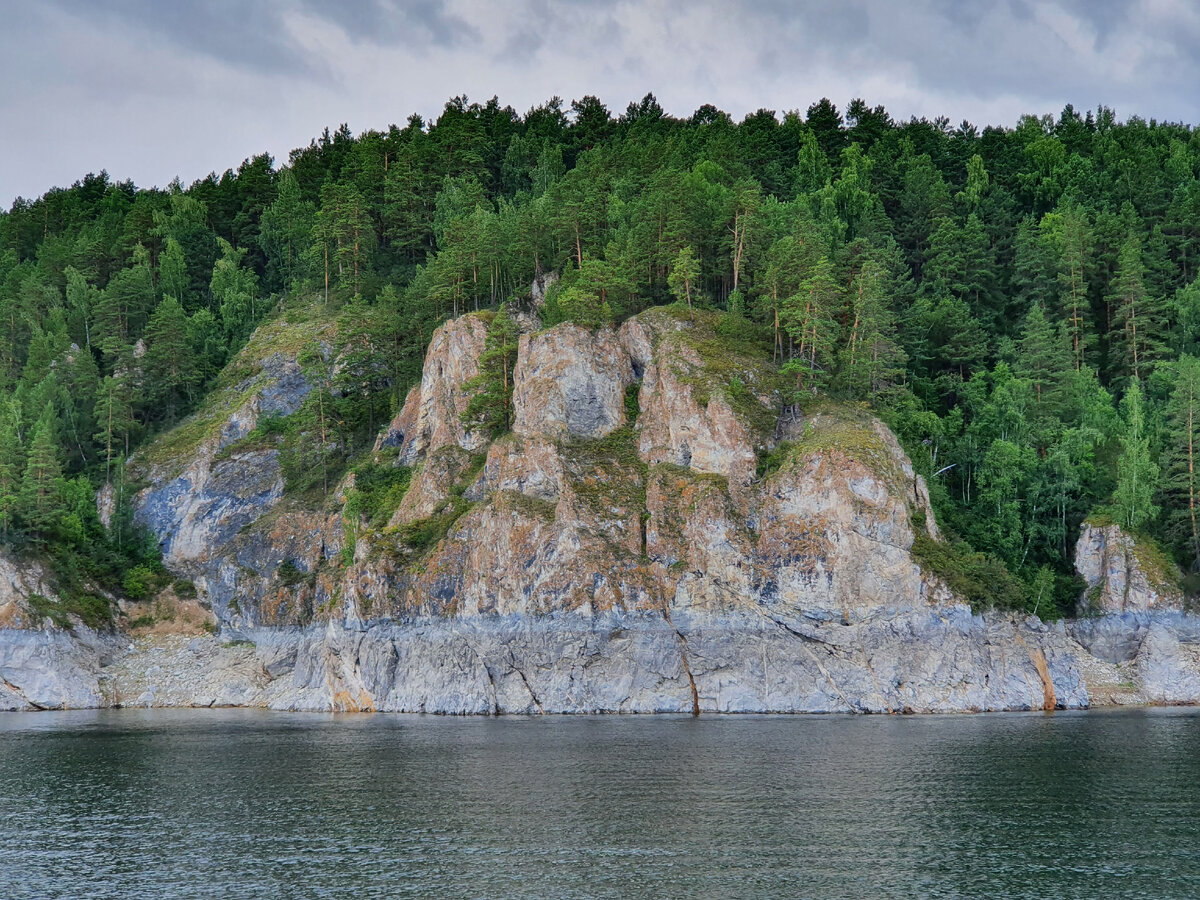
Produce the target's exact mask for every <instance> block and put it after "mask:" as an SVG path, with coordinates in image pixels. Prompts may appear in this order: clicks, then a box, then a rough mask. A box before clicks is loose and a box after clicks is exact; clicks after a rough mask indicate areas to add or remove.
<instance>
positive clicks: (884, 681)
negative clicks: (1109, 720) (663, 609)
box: [0, 606, 1200, 716]
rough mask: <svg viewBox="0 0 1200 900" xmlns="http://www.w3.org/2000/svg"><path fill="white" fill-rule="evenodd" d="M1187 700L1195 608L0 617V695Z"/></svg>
mask: <svg viewBox="0 0 1200 900" xmlns="http://www.w3.org/2000/svg"><path fill="white" fill-rule="evenodd" d="M1198 703H1200V618H1198V617H1192V616H1185V615H1182V614H1161V613H1160V614H1154V615H1145V614H1141V615H1128V614H1127V615H1123V616H1109V617H1104V618H1099V619H1076V620H1060V621H1058V622H1053V623H1043V622H1041V621H1040V620H1038V619H1036V618H1034V617H1032V616H1030V617H1021V616H1016V615H1012V614H1006V613H995V612H989V613H972V612H971V611H970V610H969V609H967V608H966V607H964V606H950V607H923V608H913V607H901V608H897V609H890V610H876V611H873V612H872V613H870V614H866V615H863V616H861V617H860V618H857V619H855V620H853V621H849V622H847V621H845V620H838V619H835V618H833V617H832V616H829V615H826V614H816V613H810V614H809V615H807V616H795V615H792V616H788V615H786V614H785V613H784V612H783V611H778V612H777V613H775V614H773V615H766V614H763V613H760V612H754V613H748V612H722V613H712V612H707V611H697V610H688V611H684V610H678V611H676V612H675V613H674V614H673V616H672V621H671V622H670V623H668V622H667V621H666V620H665V619H664V618H663V617H662V616H661V615H656V614H653V613H620V614H617V613H608V614H597V615H594V616H591V617H583V616H579V615H555V616H546V617H541V618H534V617H523V616H510V617H473V618H462V619H450V620H447V619H421V620H416V621H413V622H408V623H396V622H391V621H374V622H361V621H354V620H350V621H347V620H342V621H337V622H334V621H331V622H325V623H319V624H314V625H311V626H308V627H307V628H264V627H243V628H240V629H229V630H227V631H225V632H223V633H221V634H218V635H214V636H209V635H196V634H150V635H142V636H135V637H130V636H128V635H124V634H120V633H114V634H98V633H96V632H91V631H89V630H88V629H85V628H77V629H76V630H75V631H74V632H70V633H68V632H63V631H58V630H47V631H14V630H0V710H14V711H15V710H23V709H29V708H31V707H32V708H34V709H94V708H206V707H212V708H263V709H273V710H281V711H312V712H402V713H432V714H445V715H483V716H497V715H542V714H565V715H573V714H660V713H678V714H693V715H695V714H698V715H712V714H753V713H767V714H820V713H851V714H895V715H906V714H936V713H971V714H978V713H984V712H999V711H1028V710H1051V709H1099V708H1121V707H1130V706H1167V705H1196V704H1198Z"/></svg>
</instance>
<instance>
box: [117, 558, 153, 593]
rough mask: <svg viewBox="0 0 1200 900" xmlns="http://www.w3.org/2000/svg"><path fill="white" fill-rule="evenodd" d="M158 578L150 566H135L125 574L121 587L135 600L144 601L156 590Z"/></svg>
mask: <svg viewBox="0 0 1200 900" xmlns="http://www.w3.org/2000/svg"><path fill="white" fill-rule="evenodd" d="M156 584H157V578H156V577H155V573H154V571H153V570H152V569H151V568H150V567H149V566H134V567H133V568H132V569H130V570H129V571H128V572H126V573H125V578H124V579H123V580H122V582H121V586H122V587H123V588H124V589H125V593H126V594H127V595H128V596H129V597H130V598H132V599H134V600H144V599H145V598H146V597H148V596H149V595H150V594H151V593H152V592H153V591H154V589H155V587H156Z"/></svg>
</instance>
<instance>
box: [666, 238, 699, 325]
mask: <svg viewBox="0 0 1200 900" xmlns="http://www.w3.org/2000/svg"><path fill="white" fill-rule="evenodd" d="M699 278H700V261H699V260H698V259H696V254H695V253H693V252H692V248H691V247H684V248H683V249H682V250H680V251H679V253H678V254H676V256H675V261H674V263H672V265H671V274H670V275H669V276H668V277H667V283H668V284H669V285H670V287H671V293H672V294H674V295H675V299H676V300H686V301H687V307H688V313H689V314H690V315H691V317H692V321H695V319H696V314H695V312H694V311H693V309H692V288H693V285H695V283H696V282H697V281H698V280H699Z"/></svg>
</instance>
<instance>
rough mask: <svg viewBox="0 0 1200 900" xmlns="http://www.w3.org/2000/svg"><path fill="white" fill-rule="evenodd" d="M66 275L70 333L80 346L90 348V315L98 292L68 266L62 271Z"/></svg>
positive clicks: (97, 298)
mask: <svg viewBox="0 0 1200 900" xmlns="http://www.w3.org/2000/svg"><path fill="white" fill-rule="evenodd" d="M63 274H65V275H66V276H67V291H66V294H67V315H68V317H69V319H68V321H69V322H70V324H71V326H72V328H71V330H72V334H73V335H75V336H76V337H77V338H82V340H80V341H79V344H80V346H82V347H85V348H86V349H87V350H89V351H90V350H91V349H92V316H93V315H94V310H95V308H96V304H97V303H98V302H99V299H100V292H99V291H98V290H96V288H95V287H94V286H93V285H91V284H89V283H88V280H87V279H86V278H84V277H83V275H82V274H80V272H79V271H78V270H77V269H75V268H74V267H72V266H68V267H67V269H66V271H65V272H64V273H63Z"/></svg>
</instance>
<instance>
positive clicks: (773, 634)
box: [0, 309, 1200, 713]
mask: <svg viewBox="0 0 1200 900" xmlns="http://www.w3.org/2000/svg"><path fill="white" fill-rule="evenodd" d="M718 324H719V322H718V319H717V317H716V316H714V315H712V314H710V313H703V312H701V313H699V314H698V315H697V318H696V321H694V322H693V321H691V319H690V317H687V316H686V314H685V315H682V316H681V315H679V314H678V313H676V312H675V311H673V310H671V309H654V310H650V311H648V312H646V313H643V314H641V315H639V316H637V317H635V318H634V319H632V320H630V321H628V322H626V323H625V324H624V325H623V326H622V327H621V328H620V329H619V330H616V331H614V330H608V329H602V330H600V331H597V332H589V331H586V330H584V329H581V328H578V327H576V326H574V325H560V326H557V327H555V328H552V329H548V330H545V331H540V332H533V333H528V334H525V335H523V336H522V338H521V340H520V345H519V352H518V358H517V362H516V367H515V371H514V390H513V428H512V431H511V432H510V433H508V434H505V435H503V436H500V437H498V438H497V439H495V440H491V439H490V438H489V437H488V436H487V435H486V434H483V433H480V432H478V431H477V430H472V429H470V428H468V427H466V426H465V425H464V423H463V421H462V413H463V410H464V409H465V408H466V404H467V402H468V400H469V396H468V394H467V391H466V390H465V389H464V385H465V384H466V383H467V382H468V381H469V380H470V379H471V378H473V377H474V376H475V375H476V374H477V373H478V372H479V359H480V356H481V354H482V353H483V350H484V346H485V342H486V334H487V327H486V323H485V321H484V320H483V319H482V318H480V317H478V316H474V315H469V316H465V317H463V318H461V319H458V320H455V321H453V322H449V323H446V324H445V325H443V326H442V327H441V328H439V329H438V331H437V332H436V333H435V335H434V336H433V339H432V341H431V344H430V349H429V353H428V356H427V358H426V360H425V365H424V371H423V375H422V379H421V382H420V384H418V385H416V386H414V388H413V389H412V391H411V392H410V393H409V395H408V397H407V399H406V402H405V403H404V406H403V408H402V410H401V411H400V413H399V414H398V415H397V416H396V418H395V419H394V420H393V421H392V422H391V423H389V425H388V426H387V427H386V428H385V429H384V430H383V432H382V433H381V435H380V438H379V440H378V441H377V443H376V448H375V452H376V465H378V466H390V465H397V466H406V467H409V481H408V488H407V492H406V493H405V494H404V495H403V497H402V498H401V499H399V501H398V502H396V503H394V505H393V507H390V508H388V509H387V510H385V511H384V512H385V514H386V525H382V526H381V525H380V524H379V521H380V520H379V519H378V518H376V519H375V520H374V521H373V522H372V521H368V520H367V519H366V517H365V516H360V515H358V514H357V513H355V512H354V509H356V507H355V506H354V505H353V504H348V502H347V500H348V498H349V497H351V496H353V494H354V491H355V478H354V476H348V477H347V478H346V479H345V480H344V481H343V483H342V484H341V485H338V486H336V488H335V489H333V490H331V491H330V492H329V494H328V495H327V496H324V497H318V498H316V499H314V497H313V496H312V495H311V493H310V494H309V495H298V496H293V495H291V494H289V493H288V492H287V491H286V490H285V483H284V480H283V477H282V471H281V466H280V461H279V459H278V456H277V454H276V451H275V450H273V449H270V448H269V447H262V446H259V445H257V444H255V443H254V442H253V441H250V442H249V443H247V437H248V436H250V435H252V434H253V433H254V429H255V427H256V425H257V424H258V422H259V420H260V419H261V417H262V416H264V415H266V414H268V413H271V414H274V415H280V416H285V417H286V416H288V415H291V414H293V413H294V412H295V410H297V409H298V408H299V407H300V404H301V403H302V402H303V400H304V398H305V397H306V396H307V394H308V392H309V391H310V386H309V384H308V383H307V381H306V379H305V377H304V373H303V372H302V371H301V370H300V368H299V367H298V366H297V365H296V363H295V359H296V355H297V352H298V348H299V347H300V346H301V345H302V344H303V343H310V344H315V345H317V346H319V347H321V348H323V349H324V351H325V352H327V353H333V352H335V348H336V334H335V333H334V332H333V331H331V330H330V328H329V327H317V326H310V327H308V329H307V331H304V330H301V333H297V330H296V329H294V328H293V329H291V330H290V331H289V330H287V329H283V328H282V326H280V329H279V330H277V331H274V332H273V331H271V330H270V328H266V329H260V333H259V334H256V336H255V338H254V340H253V341H252V342H251V346H250V347H248V348H247V352H246V353H245V354H244V355H243V360H242V361H241V362H240V363H239V364H238V365H237V367H235V368H236V369H237V370H238V371H240V372H241V373H242V375H241V377H240V378H239V379H236V380H235V379H230V381H229V384H228V386H227V388H226V389H225V390H224V391H223V392H222V393H221V394H219V395H218V397H217V398H216V400H214V401H213V402H211V403H210V404H209V405H208V406H206V408H205V410H203V411H202V412H201V413H200V414H199V415H198V416H197V417H196V418H195V420H193V421H192V422H189V423H185V425H183V426H181V427H180V429H178V430H177V432H176V433H173V434H169V435H167V436H166V437H165V438H164V439H163V440H161V441H160V442H158V443H157V444H156V445H154V446H152V447H151V448H150V450H149V451H148V452H147V453H146V454H144V456H143V458H141V459H139V460H135V461H134V462H133V465H132V466H131V470H132V472H133V474H134V475H135V476H136V477H137V478H139V479H140V480H141V483H142V484H144V488H143V489H142V491H141V493H140V494H139V495H138V500H137V515H138V517H139V519H140V520H141V521H143V522H145V523H146V524H147V525H148V526H149V527H150V528H151V529H152V530H153V531H154V533H155V534H156V535H157V536H158V538H159V540H160V542H161V544H162V546H163V549H164V558H165V561H166V564H167V565H168V567H169V568H170V569H171V570H172V571H173V572H175V573H177V574H179V575H181V576H186V577H188V578H191V579H192V580H193V581H194V582H195V584H196V586H197V588H198V589H199V591H200V594H201V599H202V601H203V602H205V603H207V604H209V605H211V608H212V610H213V612H214V613H215V615H216V617H217V620H218V621H219V623H220V627H221V634H220V637H219V638H215V639H214V638H208V637H204V636H201V635H198V636H195V637H171V638H169V639H163V640H160V641H158V642H157V643H155V642H154V641H153V640H150V639H148V638H147V639H140V640H138V641H136V642H135V643H134V646H133V648H132V650H127V651H125V652H123V653H121V654H117V658H115V659H114V660H113V661H112V664H111V665H107V666H105V667H104V669H103V671H102V672H100V673H99V674H97V675H96V676H95V678H94V679H93V680H92V681H90V682H89V684H90V685H91V687H89V690H92V691H93V693H94V694H95V695H96V696H99V697H100V698H101V700H100V701H99V702H104V703H118V704H137V705H212V704H235V705H239V704H241V705H264V706H272V707H276V708H287V709H389V710H403V711H430V712H448V713H499V712H539V711H540V712H584V711H629V712H638V711H644V712H648V711H676V712H702V711H729V712H738V711H879V712H887V711H891V712H900V711H953V710H984V709H1030V708H1045V707H1050V708H1052V707H1054V706H1067V707H1078V706H1085V705H1087V704H1088V703H1089V686H1090V685H1091V684H1093V683H1098V684H1102V685H1108V684H1112V685H1118V684H1123V683H1125V682H1126V681H1128V680H1129V678H1130V676H1129V674H1128V671H1127V670H1128V669H1129V667H1130V666H1131V665H1133V663H1131V660H1132V659H1138V658H1139V657H1138V654H1140V653H1142V651H1143V645H1148V646H1150V647H1151V650H1152V652H1148V653H1147V654H1146V655H1145V663H1144V664H1139V667H1138V669H1137V674H1136V675H1135V676H1133V677H1135V678H1138V679H1141V682H1140V683H1143V684H1144V686H1145V692H1146V694H1147V696H1150V695H1154V696H1159V695H1161V696H1164V697H1165V696H1172V697H1178V696H1183V695H1185V694H1186V693H1187V692H1188V691H1189V690H1191V686H1190V685H1191V683H1190V682H1188V681H1187V678H1185V677H1183V676H1180V675H1179V674H1178V673H1179V672H1188V671H1191V670H1189V669H1188V668H1187V666H1188V665H1191V663H1189V662H1187V660H1188V659H1190V657H1189V656H1188V653H1190V650H1189V648H1190V646H1191V644H1190V642H1191V641H1192V640H1193V638H1191V637H1189V634H1188V633H1185V632H1186V629H1184V630H1181V629H1180V628H1177V627H1174V626H1163V627H1165V628H1166V630H1165V631H1164V630H1162V628H1160V629H1159V631H1154V630H1153V629H1154V628H1155V627H1159V626H1158V625H1155V623H1148V624H1145V623H1144V624H1143V625H1138V626H1136V627H1135V628H1134V635H1135V636H1134V637H1132V638H1129V640H1131V641H1133V642H1134V643H1135V644H1136V646H1135V648H1134V649H1133V656H1132V657H1130V656H1129V652H1130V648H1129V647H1127V646H1122V647H1121V649H1120V650H1119V651H1117V650H1112V646H1114V645H1116V644H1117V643H1119V639H1118V638H1117V637H1116V636H1115V635H1117V634H1120V635H1125V636H1127V637H1128V635H1129V634H1130V630H1129V628H1124V630H1122V629H1121V628H1120V627H1118V626H1115V625H1114V626H1113V629H1114V630H1113V632H1112V634H1109V633H1107V632H1103V630H1102V629H1100V630H1096V629H1094V630H1093V632H1088V633H1084V632H1083V631H1080V630H1078V629H1076V630H1072V629H1069V628H1068V627H1066V626H1065V625H1063V624H1061V623H1060V624H1057V625H1054V626H1047V625H1044V624H1042V623H1041V622H1039V621H1038V620H1036V619H1032V618H1031V619H1028V620H1026V619H1023V618H1019V617H1014V616H1011V615H1002V614H988V615H986V616H981V615H977V614H973V613H972V612H971V611H970V610H969V609H968V608H966V607H965V606H964V605H963V604H962V603H960V602H959V601H958V600H957V599H956V598H955V597H954V596H952V595H951V593H950V592H949V591H948V590H947V589H946V588H945V587H944V586H943V585H942V584H941V583H940V582H939V581H938V579H937V578H936V577H934V576H932V575H930V574H929V573H927V572H924V571H922V569H921V567H920V565H919V564H918V562H917V561H916V559H915V558H914V557H913V555H912V553H911V549H912V546H913V543H914V539H915V535H916V532H917V531H918V529H925V530H927V531H928V532H929V534H930V536H932V537H933V538H935V539H936V538H937V529H936V524H935V522H934V516H933V512H932V509H931V508H930V506H929V499H928V494H927V491H926V489H925V485H924V483H923V481H922V479H921V478H920V477H919V476H918V475H916V474H915V473H914V471H913V467H912V465H911V463H910V462H909V460H908V459H907V457H906V456H905V454H904V452H903V451H902V449H901V448H900V446H899V444H898V443H897V442H896V439H895V437H894V436H893V435H892V434H891V433H890V432H889V431H888V429H887V428H886V427H885V426H884V425H883V424H882V423H881V422H879V421H878V420H877V419H875V418H873V417H872V416H871V415H870V414H869V413H867V412H866V411H865V410H861V409H857V408H853V407H847V406H842V405H837V404H832V403H828V402H818V401H816V400H813V401H812V403H811V404H810V405H809V406H808V407H807V408H804V409H800V410H789V411H788V413H787V414H786V415H785V416H782V417H781V415H780V412H779V411H780V409H781V401H780V396H781V393H780V384H779V382H778V374H777V371H776V369H775V368H774V367H773V366H772V364H771V363H770V361H769V360H767V359H764V358H763V357H762V356H761V355H760V354H759V352H758V351H757V350H756V349H755V348H754V347H752V346H741V345H740V344H738V343H737V342H736V341H731V340H728V339H726V338H724V337H723V336H721V335H719V334H718V333H717V332H716V328H717V326H718ZM285 348H290V352H285ZM1106 540H1108V541H1109V542H1110V543H1111V539H1106ZM1084 543H1086V542H1085V541H1081V546H1083V545H1084ZM1089 546H1090V544H1089ZM1106 546H1107V544H1106ZM1089 559H1090V557H1089ZM1089 564H1090V563H1087V562H1085V563H1084V565H1085V566H1086V565H1089ZM1101 565H1102V566H1103V565H1106V564H1103V563H1102V564H1101ZM1110 581H1111V579H1110ZM0 599H2V598H0ZM1126 602H1127V603H1128V601H1126ZM1128 608H1129V607H1128V605H1126V606H1125V607H1122V610H1125V609H1128ZM2 609H3V605H2V604H0V610H2ZM1137 628H1141V629H1142V633H1141V634H1140V636H1137ZM1171 641H1175V644H1174V645H1170V642H1171ZM1169 645H1170V646H1169ZM2 646H3V643H2V642H0V647H2ZM1154 647H1158V648H1159V649H1157V650H1154V649H1153V648H1154ZM1110 651H1111V652H1110ZM99 659H100V654H99V651H94V652H92V656H91V657H88V660H93V662H88V660H84V664H81V665H82V668H83V669H87V666H88V665H91V666H92V668H93V669H96V670H97V671H99V663H98V662H97V661H96V660H99ZM1164 660H1167V662H1163V661H1164ZM1171 660H1174V661H1175V662H1170V661H1171ZM1181 660H1182V662H1180V661H1181ZM167 662H169V664H167ZM1176 663H1178V666H1176V667H1175V668H1172V666H1175V664H1176ZM2 665H3V657H0V666H2ZM1156 666H1157V668H1156ZM1164 666H1165V669H1164ZM1122 667H1124V668H1122ZM1193 668H1194V669H1195V672H1196V676H1195V677H1196V679H1197V681H1196V686H1197V692H1196V695H1197V696H1200V660H1197V661H1196V664H1195V666H1194V667H1193ZM1166 670H1170V672H1172V673H1176V674H1173V675H1171V676H1170V677H1167V675H1164V674H1163V672H1165V671H1166ZM3 671H4V670H3V669H2V668H0V674H2V673H3ZM81 671H82V669H81ZM88 671H91V670H90V669H89V670H88ZM10 672H16V673H17V674H18V675H19V674H20V673H19V671H18V670H17V669H16V668H13V667H10ZM1156 673H1158V674H1156ZM1188 677H1190V676H1188ZM85 680H86V676H85ZM3 684H4V682H0V689H2V688H3ZM1163 685H1168V686H1167V687H1164V688H1162V690H1160V687H1162V686H1163ZM1155 691H1157V692H1158V693H1157V694H1155V693H1154V692H1155ZM10 693H11V692H10ZM3 696H4V694H3V693H0V699H2V698H3ZM14 696H15V695H14ZM72 702H74V701H72ZM14 703H15V701H14Z"/></svg>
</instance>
